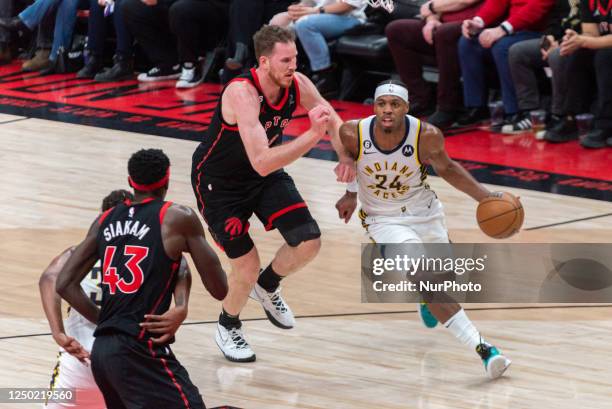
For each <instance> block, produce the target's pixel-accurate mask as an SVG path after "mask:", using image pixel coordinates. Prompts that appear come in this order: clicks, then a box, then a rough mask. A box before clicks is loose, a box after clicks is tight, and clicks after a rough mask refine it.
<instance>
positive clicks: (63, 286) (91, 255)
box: [55, 219, 100, 324]
mask: <svg viewBox="0 0 612 409" xmlns="http://www.w3.org/2000/svg"><path fill="white" fill-rule="evenodd" d="M98 227H99V226H98V220H97V219H96V221H95V222H94V223H93V224H92V225H91V227H90V229H89V232H88V233H87V237H85V240H83V241H82V242H81V244H79V245H78V246H77V247H76V248H75V249H74V252H73V253H72V255H71V256H70V258H69V259H68V260H67V261H66V265H64V267H63V268H62V269H61V272H60V273H59V276H58V277H57V283H56V286H55V289H56V291H57V293H58V294H59V295H60V296H61V297H62V298H63V299H64V300H66V301H67V302H68V304H70V305H71V306H72V308H74V309H75V310H77V311H78V312H79V313H80V314H81V315H82V316H84V317H85V318H87V319H88V320H89V321H91V322H93V323H94V324H95V323H97V322H98V316H99V315H100V309H99V308H98V307H97V306H96V305H95V304H94V303H93V301H92V300H91V299H90V298H89V297H88V296H87V295H86V294H85V292H84V291H83V289H82V288H81V281H82V280H83V278H84V277H85V275H86V274H87V273H89V271H91V269H92V268H93V266H94V264H95V263H96V261H97V260H98V254H97V248H98V244H97V241H96V236H97V234H98Z"/></svg>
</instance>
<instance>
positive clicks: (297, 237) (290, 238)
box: [281, 220, 321, 247]
mask: <svg viewBox="0 0 612 409" xmlns="http://www.w3.org/2000/svg"><path fill="white" fill-rule="evenodd" d="M281 234H282V235H283V238H284V239H285V241H286V242H287V244H288V245H289V246H291V247H297V246H299V245H300V243H303V242H305V241H308V240H314V239H318V238H319V237H321V230H319V225H317V222H315V221H314V220H313V221H310V222H308V223H304V224H301V225H299V226H297V227H294V228H293V229H291V230H288V231H281Z"/></svg>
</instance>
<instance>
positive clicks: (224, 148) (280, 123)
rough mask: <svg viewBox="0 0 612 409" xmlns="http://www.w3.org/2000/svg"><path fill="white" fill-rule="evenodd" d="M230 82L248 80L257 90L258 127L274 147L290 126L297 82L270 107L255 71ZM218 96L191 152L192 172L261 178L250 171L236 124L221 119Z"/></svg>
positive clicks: (297, 93)
mask: <svg viewBox="0 0 612 409" xmlns="http://www.w3.org/2000/svg"><path fill="white" fill-rule="evenodd" d="M233 81H248V82H250V83H251V84H252V85H253V86H254V87H255V88H256V89H257V93H258V94H259V101H260V106H261V108H260V113H259V122H261V125H262V126H263V127H264V129H265V130H266V135H267V136H268V145H269V146H276V145H279V144H281V142H282V135H283V130H284V129H285V128H286V127H287V125H288V124H289V121H290V120H291V118H292V116H293V112H294V111H295V110H296V108H297V107H298V105H299V103H300V90H299V88H298V84H297V79H295V77H294V79H293V83H292V84H291V86H290V87H289V88H286V89H284V91H283V90H282V91H281V99H280V101H279V102H278V104H276V105H272V104H271V103H270V101H268V100H266V97H265V96H264V94H263V92H262V90H261V86H260V83H259V78H257V72H256V71H255V69H254V68H252V69H251V70H250V71H249V72H247V73H245V74H243V75H241V76H239V77H237V78H235V79H234V80H232V81H231V82H233ZM231 82H230V83H231ZM228 85H229V83H228ZM226 87H227V85H226ZM223 92H225V88H224V89H223V91H222V92H221V97H222V96H223ZM221 97H220V98H219V103H218V104H217V108H216V109H215V113H214V115H213V117H212V120H211V123H210V126H209V127H208V130H207V131H206V134H205V136H204V140H203V141H202V143H200V145H199V146H198V148H197V149H196V151H195V153H194V156H193V160H194V167H195V169H194V170H196V171H200V170H202V172H203V174H204V175H208V176H213V177H223V178H228V179H232V180H235V181H247V180H252V179H261V176H260V175H259V174H258V173H257V172H256V171H255V169H253V167H252V166H251V163H250V162H249V158H248V156H247V153H246V150H245V148H244V145H243V143H242V140H241V139H240V134H239V132H238V126H237V125H236V124H228V123H227V122H225V121H224V120H223V116H222V114H221Z"/></svg>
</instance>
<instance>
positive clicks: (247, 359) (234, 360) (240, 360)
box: [215, 337, 257, 362]
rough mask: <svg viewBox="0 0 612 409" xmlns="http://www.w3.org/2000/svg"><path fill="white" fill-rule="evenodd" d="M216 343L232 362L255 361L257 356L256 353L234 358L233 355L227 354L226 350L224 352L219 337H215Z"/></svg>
mask: <svg viewBox="0 0 612 409" xmlns="http://www.w3.org/2000/svg"><path fill="white" fill-rule="evenodd" d="M215 344H217V347H218V348H219V351H221V353H222V354H223V356H224V357H225V359H227V360H228V361H230V362H255V359H256V358H257V357H256V356H255V354H253V356H249V357H247V358H234V357H232V356H229V355H227V354H226V353H225V352H223V348H221V345H219V341H217V337H215Z"/></svg>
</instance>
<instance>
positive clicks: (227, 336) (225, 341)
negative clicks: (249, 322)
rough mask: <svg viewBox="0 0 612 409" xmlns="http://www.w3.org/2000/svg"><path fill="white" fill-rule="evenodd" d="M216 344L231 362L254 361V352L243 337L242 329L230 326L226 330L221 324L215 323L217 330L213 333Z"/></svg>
mask: <svg viewBox="0 0 612 409" xmlns="http://www.w3.org/2000/svg"><path fill="white" fill-rule="evenodd" d="M215 341H216V342H217V346H218V347H219V349H220V350H221V352H223V355H225V358H226V359H227V360H228V361H232V362H253V361H255V353H254V352H253V350H252V349H251V347H250V345H249V344H248V343H247V342H246V340H245V339H244V335H243V334H242V330H241V329H239V328H232V329H230V330H228V329H227V328H225V327H224V326H223V325H221V324H219V323H217V332H216V334H215Z"/></svg>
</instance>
